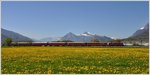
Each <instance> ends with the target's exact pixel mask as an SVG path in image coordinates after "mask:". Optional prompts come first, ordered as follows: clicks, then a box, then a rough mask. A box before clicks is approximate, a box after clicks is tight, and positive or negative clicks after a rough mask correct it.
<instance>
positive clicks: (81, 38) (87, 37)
mask: <svg viewBox="0 0 150 75" xmlns="http://www.w3.org/2000/svg"><path fill="white" fill-rule="evenodd" d="M92 39H97V40H99V41H101V42H105V41H111V40H112V39H111V38H110V37H107V36H99V35H97V34H91V33H90V32H84V33H82V34H80V35H75V34H73V33H71V32H69V33H67V34H66V35H65V36H63V37H62V38H61V40H71V41H75V42H91V40H92Z"/></svg>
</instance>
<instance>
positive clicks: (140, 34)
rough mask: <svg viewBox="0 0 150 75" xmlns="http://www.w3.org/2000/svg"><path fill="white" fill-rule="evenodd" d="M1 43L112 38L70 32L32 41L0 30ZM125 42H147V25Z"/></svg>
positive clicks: (89, 40)
mask: <svg viewBox="0 0 150 75" xmlns="http://www.w3.org/2000/svg"><path fill="white" fill-rule="evenodd" d="M1 35H2V38H1V41H2V42H4V39H5V38H12V40H13V41H14V42H29V41H36V42H51V41H61V40H70V41H74V42H91V40H92V39H97V40H99V41H100V42H107V41H111V40H113V38H111V37H108V36H100V35H97V34H92V33H90V32H84V33H82V34H78V35H76V34H74V33H72V32H69V33H67V34H66V35H64V36H62V37H48V38H43V39H40V40H34V39H31V38H29V37H26V36H23V35H21V34H19V33H16V32H13V31H9V30H6V29H3V28H2V29H1ZM124 40H125V41H133V40H134V41H140V40H142V41H144V42H149V23H148V24H146V25H145V26H144V27H142V28H140V29H138V30H137V31H136V32H135V33H133V35H131V36H130V37H129V38H126V39H124Z"/></svg>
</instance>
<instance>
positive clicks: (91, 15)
mask: <svg viewBox="0 0 150 75" xmlns="http://www.w3.org/2000/svg"><path fill="white" fill-rule="evenodd" d="M148 7H149V6H148V1H140V2H136V1H133V2H132V1H129V2H128V1H125V2H123V1H121V2H117V1H113V2H111V1H106V2H104V1H98V2H96V1H95V2H91V1H90V2H88V1H83V2H81V1H79V2H77V1H76V2H74V1H72V2H66V1H64V2H54V1H45V2H44V1H43V2H42V1H39V2H34V1H29V2H27V1H20V2H17V1H14V2H10V1H9V2H4V1H3V2H2V28H5V29H8V30H11V31H15V32H18V33H20V34H23V35H25V36H28V37H30V38H34V39H41V38H45V37H55V36H64V35H65V34H66V33H68V32H72V33H75V34H80V33H83V32H86V31H88V32H91V33H94V34H99V35H105V36H110V37H116V38H126V37H129V36H130V35H132V34H133V33H134V32H135V31H136V30H137V29H139V28H141V27H143V26H144V25H145V24H146V23H148V21H149V12H148V11H149V8H148Z"/></svg>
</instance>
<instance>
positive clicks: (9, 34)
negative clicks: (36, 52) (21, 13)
mask: <svg viewBox="0 0 150 75" xmlns="http://www.w3.org/2000/svg"><path fill="white" fill-rule="evenodd" d="M6 38H12V41H13V42H29V41H33V40H32V39H30V38H28V37H26V36H23V35H21V34H19V33H16V32H13V31H9V30H6V29H3V28H2V29H1V42H2V43H3V42H4V40H5V39H6Z"/></svg>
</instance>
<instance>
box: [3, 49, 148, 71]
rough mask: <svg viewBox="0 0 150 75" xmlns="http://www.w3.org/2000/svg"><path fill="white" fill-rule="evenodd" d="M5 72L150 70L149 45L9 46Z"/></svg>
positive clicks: (4, 62)
mask: <svg viewBox="0 0 150 75" xmlns="http://www.w3.org/2000/svg"><path fill="white" fill-rule="evenodd" d="M1 58H2V64H1V72H2V74H148V73H149V49H148V48H98V47H97V48H94V47H6V48H2V57H1Z"/></svg>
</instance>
